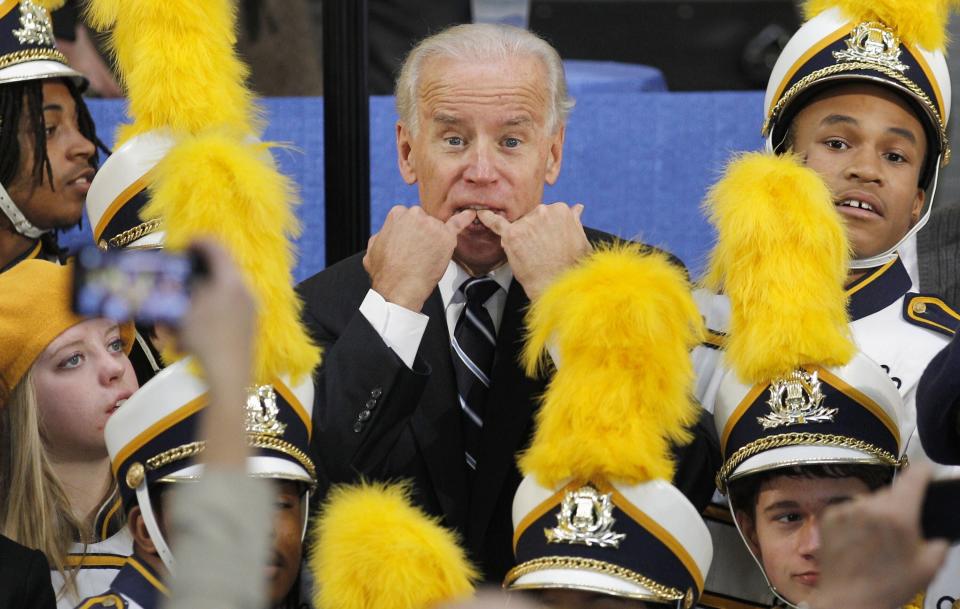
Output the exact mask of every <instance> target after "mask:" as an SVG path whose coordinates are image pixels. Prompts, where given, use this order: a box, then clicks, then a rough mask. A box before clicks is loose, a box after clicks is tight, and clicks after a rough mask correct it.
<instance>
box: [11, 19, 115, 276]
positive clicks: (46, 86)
mask: <svg viewBox="0 0 960 609" xmlns="http://www.w3.org/2000/svg"><path fill="white" fill-rule="evenodd" d="M0 66H2V67H0V211H2V212H3V213H2V214H0V272H3V271H6V270H7V269H9V268H10V267H12V266H13V265H15V264H17V263H18V262H20V261H22V260H25V259H28V258H38V257H42V258H47V259H51V260H56V259H58V258H59V257H60V256H61V252H60V249H59V248H58V247H57V240H56V235H55V233H54V231H56V230H58V229H63V228H68V227H70V226H72V225H74V224H77V223H78V222H79V221H80V218H81V214H82V211H83V204H84V201H85V199H86V196H87V190H88V189H89V187H90V182H91V181H92V180H93V174H94V172H95V171H96V167H97V149H98V148H99V149H101V150H105V148H104V147H103V145H102V144H101V143H100V140H98V139H97V134H96V129H95V127H94V124H93V120H92V119H91V118H90V112H89V111H88V110H87V106H86V104H85V103H84V101H83V98H82V97H81V95H80V92H81V91H82V89H83V88H84V87H86V83H87V81H86V79H85V78H84V77H83V76H82V75H81V74H80V73H79V72H76V71H75V70H73V69H72V68H70V67H69V66H68V65H67V61H66V58H65V57H64V56H63V54H62V53H60V51H58V50H57V49H56V46H55V45H54V39H53V27H52V25H51V23H50V17H49V15H48V14H47V12H46V10H45V9H44V8H43V7H42V6H40V5H39V4H38V3H35V2H34V1H32V0H22V1H21V2H18V3H9V2H7V3H3V4H2V5H0Z"/></svg>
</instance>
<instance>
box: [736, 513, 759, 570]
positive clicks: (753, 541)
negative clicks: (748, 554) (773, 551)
mask: <svg viewBox="0 0 960 609" xmlns="http://www.w3.org/2000/svg"><path fill="white" fill-rule="evenodd" d="M734 515H735V517H736V519H737V525H738V526H739V527H740V532H741V533H743V538H744V540H745V541H746V542H747V545H748V546H750V550H751V551H752V552H753V554H754V556H756V557H757V559H758V560H763V554H762V553H761V552H760V541H759V540H758V539H757V526H756V523H754V521H753V518H751V517H750V516H749V515H748V514H747V513H746V512H744V511H743V510H736V511H735V512H734Z"/></svg>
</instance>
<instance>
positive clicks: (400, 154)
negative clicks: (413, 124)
mask: <svg viewBox="0 0 960 609" xmlns="http://www.w3.org/2000/svg"><path fill="white" fill-rule="evenodd" d="M397 164H399V165H400V175H401V176H402V177H403V181H404V182H406V183H407V184H413V183H415V182H416V181H417V168H416V163H415V159H414V155H413V133H411V132H410V129H409V128H408V127H407V126H406V125H405V124H404V123H403V122H402V121H397Z"/></svg>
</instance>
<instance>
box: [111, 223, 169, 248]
mask: <svg viewBox="0 0 960 609" xmlns="http://www.w3.org/2000/svg"><path fill="white" fill-rule="evenodd" d="M162 226H163V223H162V222H161V221H160V218H154V219H153V220H148V221H147V222H144V223H143V224H138V225H136V226H134V227H133V228H131V229H128V230H125V231H123V232H122V233H120V234H119V235H117V236H116V237H113V238H111V239H110V241H109V242H108V243H109V244H110V247H124V246H126V245H127V244H129V243H133V242H134V241H136V240H137V239H140V238H141V237H145V236H146V235H149V234H152V233H155V232H157V231H158V230H160V228H161V227H162Z"/></svg>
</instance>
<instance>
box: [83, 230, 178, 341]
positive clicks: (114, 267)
mask: <svg viewBox="0 0 960 609" xmlns="http://www.w3.org/2000/svg"><path fill="white" fill-rule="evenodd" d="M194 266H195V265H194V262H193V258H192V257H190V256H188V255H183V254H171V253H167V252H165V251H164V250H160V249H150V250H107V251H104V250H101V249H98V248H96V247H86V248H83V249H82V250H80V252H79V253H78V254H77V259H76V262H75V263H74V283H73V308H74V311H76V312H77V314H79V315H82V316H85V317H108V318H110V319H116V320H118V321H124V320H129V319H132V320H134V321H136V322H138V323H143V324H153V323H158V322H159V323H164V324H169V325H174V326H175V325H177V324H178V322H179V321H180V319H181V318H182V317H183V316H184V315H185V314H186V312H187V310H188V309H189V307H190V289H189V288H190V281H191V278H192V276H193V271H194Z"/></svg>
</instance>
